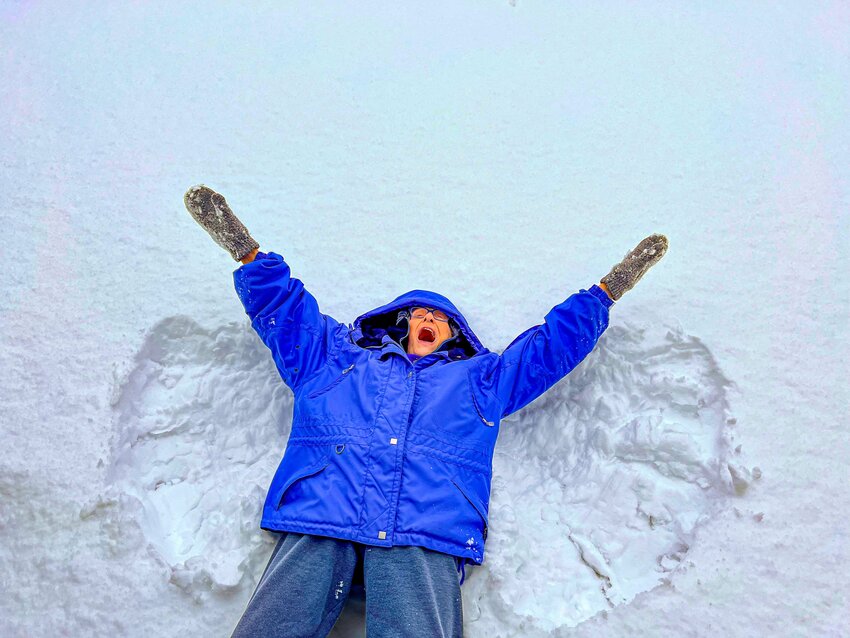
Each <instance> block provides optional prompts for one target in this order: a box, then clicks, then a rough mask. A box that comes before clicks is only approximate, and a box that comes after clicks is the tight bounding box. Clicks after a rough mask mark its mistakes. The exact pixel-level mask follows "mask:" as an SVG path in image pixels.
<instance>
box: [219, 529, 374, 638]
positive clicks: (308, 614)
mask: <svg viewBox="0 0 850 638" xmlns="http://www.w3.org/2000/svg"><path fill="white" fill-rule="evenodd" d="M356 565H357V552H356V550H355V547H354V543H352V542H350V541H343V540H337V539H334V538H325V537H323V536H312V535H309V534H297V533H295V532H287V533H285V534H282V535H281V537H280V539H278V542H277V545H276V546H275V548H274V551H273V552H272V556H271V558H270V559H269V562H268V565H266V569H265V571H264V572H263V575H262V577H261V578H260V582H259V583H258V584H257V588H256V589H255V590H254V593H253V595H252V596H251V599H250V601H248V606H247V607H246V608H245V611H244V612H243V614H242V618H240V620H239V623H238V624H237V625H236V629H234V631H233V634H232V638H249V637H259V636H263V637H266V636H275V638H324V637H325V636H327V635H328V633H330V630H331V629H332V628H333V626H334V623H336V621H337V618H339V614H340V612H342V607H343V605H344V604H345V601H346V599H347V598H348V592H349V590H350V588H351V576H352V575H353V573H354V567H355V566H356Z"/></svg>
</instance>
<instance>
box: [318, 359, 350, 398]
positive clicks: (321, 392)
mask: <svg viewBox="0 0 850 638" xmlns="http://www.w3.org/2000/svg"><path fill="white" fill-rule="evenodd" d="M353 369H354V364H353V363H352V364H351V365H350V366H348V367H347V368H346V369H345V370H343V371H342V374H341V375H339V376H338V377H337V378H336V379H334V380H333V381H331V382H330V383H329V384H328V385H326V386H325V387H324V388H322V389H320V390H316V391H315V392H311V393H310V394H309V395H307V398H308V399H314V398H316V397H317V396H319V395H320V394H324V393H325V392H327V391H328V390H330V389H331V388H333V387H334V386H335V385H336V384H338V383H339V382H340V381H342V380H343V379H344V378H345V377H346V375H347V374H348V373H349V372H351V371H352V370H353Z"/></svg>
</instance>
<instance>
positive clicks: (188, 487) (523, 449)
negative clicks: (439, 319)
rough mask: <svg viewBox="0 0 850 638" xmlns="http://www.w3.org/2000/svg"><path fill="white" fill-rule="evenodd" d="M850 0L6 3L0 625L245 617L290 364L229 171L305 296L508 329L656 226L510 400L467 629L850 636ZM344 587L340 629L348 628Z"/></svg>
mask: <svg viewBox="0 0 850 638" xmlns="http://www.w3.org/2000/svg"><path fill="white" fill-rule="evenodd" d="M848 33H850V5H848V4H847V3H844V2H834V3H827V2H823V3H806V2H797V3H781V4H777V3H711V4H710V5H708V4H706V5H704V6H696V5H692V4H690V3H689V4H685V3H680V4H678V5H675V4H673V3H624V2H621V3H604V4H594V5H591V4H590V3H587V4H582V5H580V4H579V3H542V2H526V1H524V0H517V1H515V2H509V1H508V0H505V1H504V2H463V3H450V2H428V3H412V2H410V3H406V2H402V3H372V2H358V3H325V2H310V3H299V4H295V3H287V4H286V5H285V6H283V5H281V4H280V3H273V2H267V3H261V2H252V3H245V6H242V7H239V6H235V4H229V5H223V4H221V5H219V4H211V3H196V4H190V3H165V2H159V3H136V2H121V3H118V2H116V3H109V2H95V3H88V2H87V3H78V2H52V3H51V2H45V3H31V2H14V1H8V0H7V1H5V2H2V3H0V78H2V80H1V81H0V160H1V161H2V173H0V219H2V229H1V230H2V234H3V238H2V254H3V268H2V271H0V273H1V274H0V284H1V285H2V295H0V340H2V341H0V365H2V375H0V435H2V444H3V448H2V456H0V576H1V577H2V581H0V635H2V636H4V637H6V636H9V637H17V636H139V637H142V636H144V637H147V636H151V635H156V636H181V637H182V636H195V635H209V636H227V635H229V633H230V631H231V630H232V628H233V626H234V625H235V623H236V622H237V620H238V619H239V616H240V614H241V612H242V610H243V608H244V606H245V604H246V602H247V599H248V597H249V596H250V594H251V592H252V590H253V587H254V584H255V583H256V580H257V578H258V577H259V575H260V573H261V571H262V568H263V566H264V565H265V562H266V560H267V558H268V556H269V553H270V551H271V548H272V544H273V541H274V537H273V536H272V535H271V534H268V533H266V532H263V531H261V530H260V529H259V527H258V524H259V512H260V506H261V504H262V499H263V497H264V495H265V489H266V487H267V485H268V483H269V482H270V480H271V477H272V473H273V471H274V469H275V467H276V466H277V463H278V462H279V460H280V457H281V455H282V454H283V449H284V446H285V442H286V436H287V433H288V430H289V417H290V415H291V408H292V400H291V393H290V391H289V390H288V388H286V386H284V385H283V383H282V381H281V380H280V379H279V377H278V376H277V373H276V371H275V369H274V366H273V364H272V362H271V357H270V354H269V353H268V351H267V350H266V349H265V347H264V346H263V345H262V344H261V343H260V341H259V339H258V338H257V337H256V335H255V334H254V333H253V332H251V330H250V326H249V324H248V320H247V317H246V316H245V314H244V311H243V309H242V306H241V304H240V303H239V301H238V299H237V297H236V294H235V291H234V290H233V284H232V276H231V273H232V271H233V270H234V269H235V267H236V264H235V263H234V262H233V261H232V260H230V257H229V256H228V255H227V254H226V253H225V252H224V251H222V250H221V249H220V248H219V247H218V246H216V245H215V244H214V243H213V242H212V241H211V239H210V238H209V237H208V236H207V235H206V234H205V233H204V231H203V230H202V229H200V228H199V227H198V226H197V225H196V224H195V222H194V221H193V220H192V219H191V217H190V216H189V214H188V213H187V212H186V210H185V209H184V207H183V201H182V196H183V193H184V192H185V190H186V189H187V188H188V187H189V186H191V185H193V184H196V183H199V182H203V183H206V184H208V185H210V186H212V187H214V188H216V189H217V190H220V191H221V192H222V193H224V194H225V195H226V197H227V199H228V201H229V203H230V204H231V206H232V207H233V209H234V210H235V211H236V213H237V215H239V216H240V218H241V219H242V220H243V221H244V222H245V224H246V225H247V226H248V228H249V229H250V230H251V232H252V234H253V236H254V237H255V238H257V239H258V241H259V242H260V244H261V247H262V248H263V249H264V250H274V251H275V252H279V253H281V254H282V255H284V257H285V258H286V259H287V260H288V261H289V263H290V265H291V267H292V270H293V274H294V275H295V276H297V277H299V278H300V279H301V280H302V281H304V282H305V285H306V286H307V288H308V289H309V290H310V291H311V292H312V293H313V294H315V295H316V297H317V298H318V300H319V302H320V305H321V308H322V310H323V311H324V312H327V313H329V314H331V315H332V316H334V317H336V318H337V319H338V320H340V321H344V322H351V321H353V320H354V318H355V317H356V316H357V315H359V314H361V313H362V312H364V311H366V310H369V309H371V308H374V307H376V306H378V305H381V304H383V303H385V302H387V301H389V300H390V299H392V298H394V297H395V296H397V295H398V294H400V293H402V292H405V291H407V290H410V289H412V288H427V289H431V290H435V291H438V292H440V293H442V294H445V295H446V296H448V297H449V298H450V299H452V300H453V301H454V302H455V303H456V304H457V305H458V306H459V307H460V309H461V310H462V311H463V312H464V314H465V315H466V317H467V318H468V320H469V321H470V324H471V325H472V326H473V328H474V329H475V330H476V332H477V334H478V336H479V337H480V338H481V340H482V341H483V342H484V344H485V345H487V346H488V347H489V348H491V349H492V350H495V351H500V350H501V349H502V348H504V347H505V346H506V345H507V344H508V343H509V342H510V341H511V340H512V339H513V338H514V337H515V336H516V335H517V334H519V333H520V332H522V331H523V330H525V329H526V328H528V327H529V326H532V325H534V324H537V323H540V322H541V321H542V320H543V316H544V315H545V314H546V312H547V311H548V310H549V309H550V308H551V307H552V306H553V305H555V304H557V303H559V302H561V301H563V299H565V298H566V297H567V296H568V295H569V294H571V293H572V292H574V291H576V290H578V289H579V288H584V287H588V286H589V285H590V284H592V283H593V282H595V281H598V280H599V278H600V277H601V276H603V275H604V274H605V273H606V272H608V269H609V268H610V267H611V265H613V264H614V263H615V262H617V261H618V260H619V259H620V258H622V256H623V255H624V254H625V253H626V251H628V250H629V249H630V248H632V247H633V246H634V245H635V244H636V243H637V242H638V241H639V240H640V239H641V238H643V237H644V236H645V235H647V234H649V233H652V232H663V233H665V234H666V235H667V236H668V237H669V239H670V249H669V252H668V254H667V256H666V257H665V258H664V259H663V260H662V261H661V262H660V263H659V264H658V265H657V266H656V267H655V268H654V269H653V270H652V271H650V272H649V273H648V274H647V275H646V277H645V278H644V279H643V280H642V281H641V282H640V283H639V284H638V286H637V287H636V288H635V289H634V290H633V291H631V292H629V293H628V294H627V295H626V296H625V297H623V299H622V300H621V301H620V302H618V303H617V304H616V305H615V307H614V308H613V309H612V312H611V327H610V328H609V330H608V331H607V332H606V334H605V335H604V336H603V338H602V340H601V342H600V344H599V346H598V348H597V349H596V350H595V351H594V353H592V354H591V356H590V357H588V359H587V360H586V361H585V362H583V363H582V364H581V365H580V366H579V368H578V369H576V370H575V371H574V372H573V373H572V374H571V375H569V376H568V377H567V378H566V379H564V380H563V381H561V382H559V383H558V384H557V385H556V386H555V387H554V388H553V389H552V390H550V392H548V393H547V394H545V395H544V396H543V397H541V398H539V399H538V400H536V401H535V402H533V403H532V404H531V405H529V406H528V407H526V408H525V409H524V410H522V411H520V412H519V413H517V414H516V415H514V416H512V417H511V418H509V419H507V420H505V421H504V422H503V423H502V426H501V434H500V438H499V442H498V445H497V448H496V455H495V459H494V478H493V494H492V497H491V503H490V529H491V534H490V536H489V538H488V543H487V553H486V559H485V563H484V565H482V566H480V567H475V568H471V569H469V570H468V572H467V577H468V580H467V582H465V583H464V585H463V589H462V591H463V596H464V617H465V630H466V635H468V636H471V637H483V636H486V637H487V638H496V637H508V636H550V635H551V636H582V637H584V636H597V635H604V636H633V635H645V636H709V635H712V636H713V635H726V636H754V635H771V636H842V635H844V636H846V635H850V621H848V618H850V604H848V592H849V591H850V577H848V575H847V571H848V567H847V566H848V563H850V522H848V511H850V488H848V480H850V472H848V459H850V444H849V443H848V433H847V432H848V413H849V412H850V410H848V407H850V406H848V403H850V401H848V399H850V396H849V395H848V389H847V388H848V384H847V377H848V373H850V369H849V368H848V355H849V354H850V352H848V331H847V322H848V317H850V312H848V310H849V309H848V292H850V290H848V283H847V278H848V276H850V268H848V265H850V263H848V262H849V261H850V260H848V254H850V246H849V245H848V244H849V242H848V211H849V210H850V127H848V122H850V38H848ZM363 611H364V604H363V601H362V600H357V599H351V600H350V601H349V605H348V606H347V607H346V609H345V611H344V612H343V616H342V617H341V619H340V621H339V623H338V624H337V627H336V628H335V629H334V632H333V634H332V635H334V636H337V637H342V636H345V637H349V636H362V635H363Z"/></svg>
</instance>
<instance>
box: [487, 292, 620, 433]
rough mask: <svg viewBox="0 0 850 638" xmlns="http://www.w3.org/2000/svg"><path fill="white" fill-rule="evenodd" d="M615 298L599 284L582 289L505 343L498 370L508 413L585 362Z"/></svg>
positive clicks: (502, 401)
mask: <svg viewBox="0 0 850 638" xmlns="http://www.w3.org/2000/svg"><path fill="white" fill-rule="evenodd" d="M613 304H614V301H613V300H612V299H611V298H610V297H609V296H608V295H607V293H606V292H605V291H604V290H602V288H600V287H599V286H596V285H594V286H591V288H590V290H581V291H579V292H577V293H575V294H573V295H570V297H569V298H567V299H566V300H565V301H563V302H561V303H560V304H558V305H557V306H555V307H554V308H552V309H551V310H550V311H549V312H548V313H547V314H546V317H545V320H544V323H542V324H540V325H537V326H533V327H531V328H529V329H528V330H526V331H525V332H523V333H522V334H521V335H519V336H518V337H517V338H516V339H514V340H513V341H512V342H511V344H510V345H509V346H508V347H507V348H505V350H504V352H502V354H501V355H500V356H499V361H498V363H497V366H496V370H495V373H496V374H495V375H494V376H495V379H496V383H495V390H496V394H497V396H498V399H499V402H500V405H501V409H502V418H504V417H507V416H508V415H509V414H512V413H514V412H516V411H517V410H519V409H520V408H523V407H525V406H526V405H528V404H529V403H531V402H532V401H533V400H534V399H536V398H537V397H539V396H540V395H541V394H543V393H544V392H546V390H548V389H549V388H551V387H552V386H553V385H555V384H556V383H557V382H558V381H559V380H561V379H562V378H564V377H565V376H566V375H567V373H569V372H570V370H572V369H573V368H575V367H576V366H577V365H578V364H579V363H581V361H582V360H583V359H584V358H585V357H586V356H587V355H588V354H589V353H590V351H591V350H593V347H594V346H595V345H596V342H597V341H598V340H599V337H600V336H601V335H602V333H603V332H605V329H606V328H607V327H608V309H609V308H610V307H611V306H612V305H613Z"/></svg>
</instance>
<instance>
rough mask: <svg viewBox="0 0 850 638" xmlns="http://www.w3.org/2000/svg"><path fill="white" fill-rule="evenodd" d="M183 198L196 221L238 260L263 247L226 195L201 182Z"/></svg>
mask: <svg viewBox="0 0 850 638" xmlns="http://www.w3.org/2000/svg"><path fill="white" fill-rule="evenodd" d="M183 202H184V203H185V204H186V210H188V211H189V214H190V215H191V216H192V217H194V219H195V221H196V222H198V223H199V224H200V225H201V226H202V227H203V229H204V230H206V231H207V232H208V233H209V234H210V237H212V238H213V241H215V243H217V244H218V245H219V246H221V247H222V248H224V249H225V250H226V251H227V252H229V253H230V256H231V257H233V259H234V260H235V261H241V260H242V258H243V257H244V256H245V255H247V254H248V253H250V252H251V251H252V250H254V249H255V248H259V247H260V245H259V244H258V243H257V242H256V241H255V240H254V238H253V237H251V235H250V234H248V229H247V228H245V226H244V225H243V224H242V222H240V221H239V219H238V218H237V217H236V215H234V214H233V211H232V210H230V206H228V205H227V202H226V201H224V195H221V194H219V193H216V192H215V191H214V190H213V189H211V188H208V187H206V186H204V185H203V184H201V185H200V186H193V187H192V188H190V189H189V190H187V191H186V194H185V195H184V196H183Z"/></svg>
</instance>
